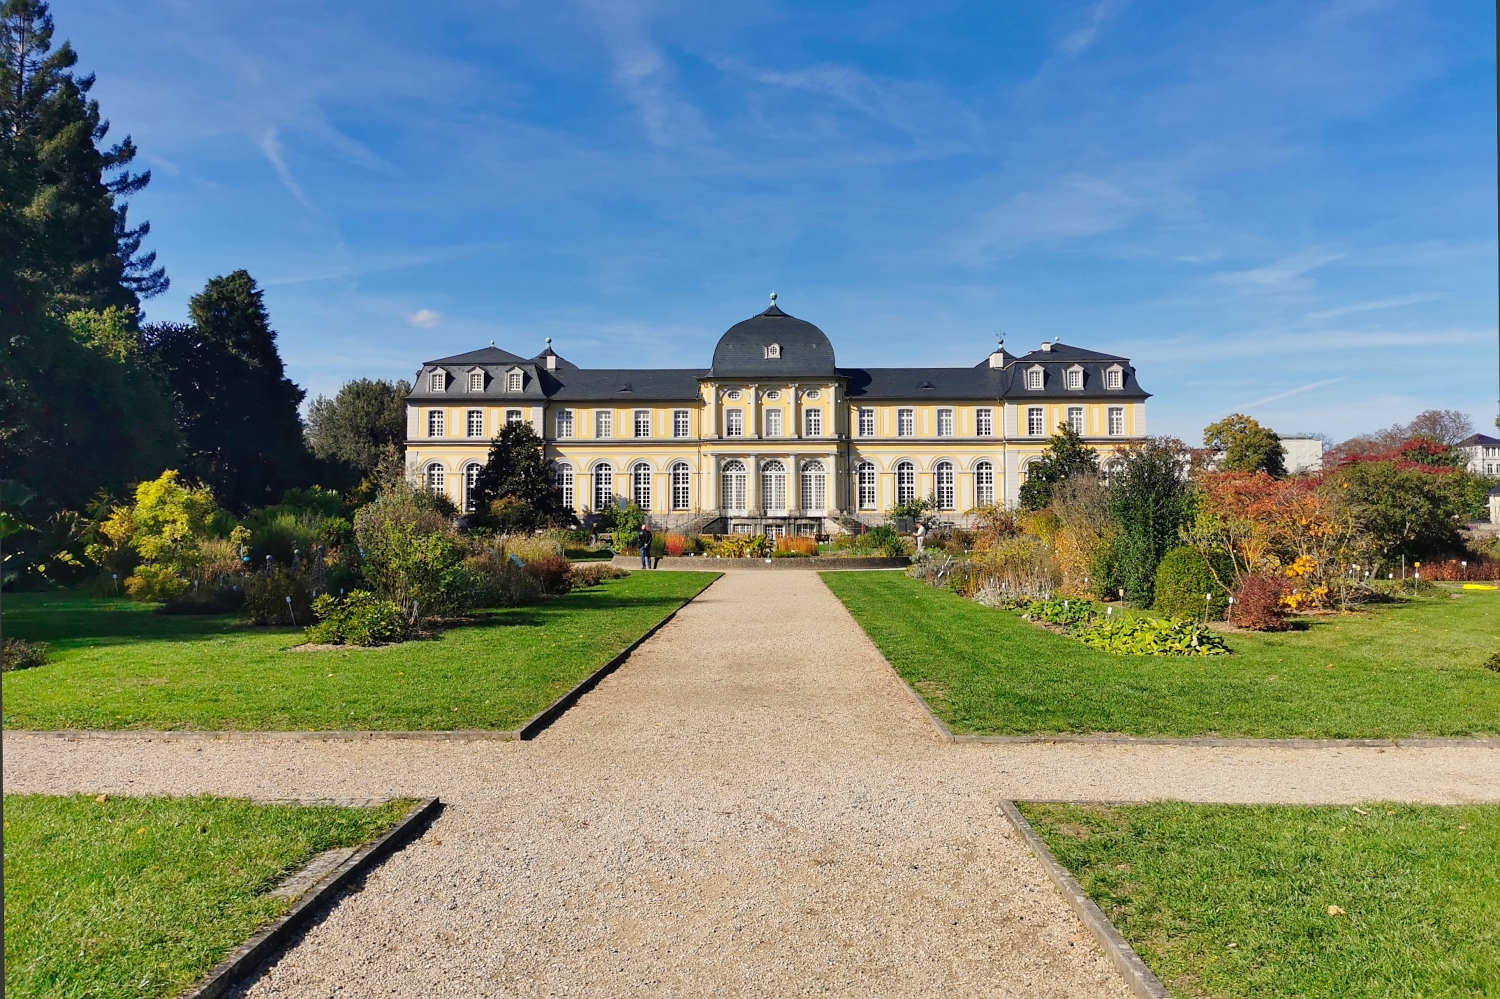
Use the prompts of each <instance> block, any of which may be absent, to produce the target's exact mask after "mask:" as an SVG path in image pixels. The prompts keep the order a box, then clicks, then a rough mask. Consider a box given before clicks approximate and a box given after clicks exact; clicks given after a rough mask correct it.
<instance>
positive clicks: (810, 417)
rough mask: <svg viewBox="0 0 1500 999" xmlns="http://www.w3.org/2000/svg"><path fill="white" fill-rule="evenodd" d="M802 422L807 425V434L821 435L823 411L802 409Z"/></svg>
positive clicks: (810, 435)
mask: <svg viewBox="0 0 1500 999" xmlns="http://www.w3.org/2000/svg"><path fill="white" fill-rule="evenodd" d="M802 420H803V423H805V424H806V426H807V436H809V437H822V436H823V411H822V410H821V409H805V410H803V411H802Z"/></svg>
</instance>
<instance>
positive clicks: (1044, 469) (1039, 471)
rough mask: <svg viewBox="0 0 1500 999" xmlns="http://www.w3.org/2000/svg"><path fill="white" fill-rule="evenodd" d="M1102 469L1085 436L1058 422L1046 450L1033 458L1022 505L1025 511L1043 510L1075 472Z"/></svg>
mask: <svg viewBox="0 0 1500 999" xmlns="http://www.w3.org/2000/svg"><path fill="white" fill-rule="evenodd" d="M1097 471H1099V452H1098V451H1096V450H1095V449H1094V448H1091V447H1089V446H1088V445H1087V444H1085V443H1084V442H1083V438H1082V437H1081V436H1079V435H1078V434H1077V433H1075V432H1074V430H1073V428H1072V427H1069V426H1068V425H1067V424H1066V423H1063V424H1059V425H1058V428H1057V433H1056V434H1055V435H1053V437H1052V440H1051V442H1049V443H1048V445H1047V450H1045V451H1043V452H1042V456H1041V457H1040V458H1038V459H1037V460H1036V461H1033V462H1032V463H1031V464H1030V465H1029V466H1028V467H1027V471H1026V481H1025V482H1023V483H1021V493H1020V500H1021V507H1022V509H1025V510H1040V509H1042V508H1043V507H1046V506H1050V505H1051V504H1052V490H1053V489H1055V488H1056V487H1057V486H1059V485H1061V484H1062V483H1064V482H1066V481H1067V480H1068V479H1070V478H1072V477H1073V476H1075V475H1091V474H1093V473H1095V472H1097Z"/></svg>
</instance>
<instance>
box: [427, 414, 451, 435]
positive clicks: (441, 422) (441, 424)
mask: <svg viewBox="0 0 1500 999" xmlns="http://www.w3.org/2000/svg"><path fill="white" fill-rule="evenodd" d="M446 424H447V414H445V413H444V412H443V411H442V410H441V409H429V410H428V411H427V436H428V437H442V436H443V435H444V434H445V433H446V432H447V426H446Z"/></svg>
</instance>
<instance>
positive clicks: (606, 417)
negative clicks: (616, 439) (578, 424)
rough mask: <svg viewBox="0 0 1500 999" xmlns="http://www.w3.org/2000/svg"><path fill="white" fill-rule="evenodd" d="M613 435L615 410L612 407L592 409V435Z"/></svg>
mask: <svg viewBox="0 0 1500 999" xmlns="http://www.w3.org/2000/svg"><path fill="white" fill-rule="evenodd" d="M614 435H615V411H614V410H612V409H596V410H594V436H595V437H613V436H614Z"/></svg>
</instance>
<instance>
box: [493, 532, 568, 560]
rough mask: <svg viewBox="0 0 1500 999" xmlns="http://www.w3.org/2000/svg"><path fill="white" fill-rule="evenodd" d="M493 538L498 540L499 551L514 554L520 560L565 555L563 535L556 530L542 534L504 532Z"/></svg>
mask: <svg viewBox="0 0 1500 999" xmlns="http://www.w3.org/2000/svg"><path fill="white" fill-rule="evenodd" d="M495 540H496V541H498V542H499V544H500V551H501V552H502V553H503V554H505V555H514V556H516V557H517V558H519V559H520V560H521V561H522V562H532V561H535V560H536V559H544V558H553V557H556V556H565V555H566V548H565V547H564V544H563V535H562V533H561V532H557V531H548V532H545V533H542V534H505V535H501V536H500V537H498V538H496V539H495Z"/></svg>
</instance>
